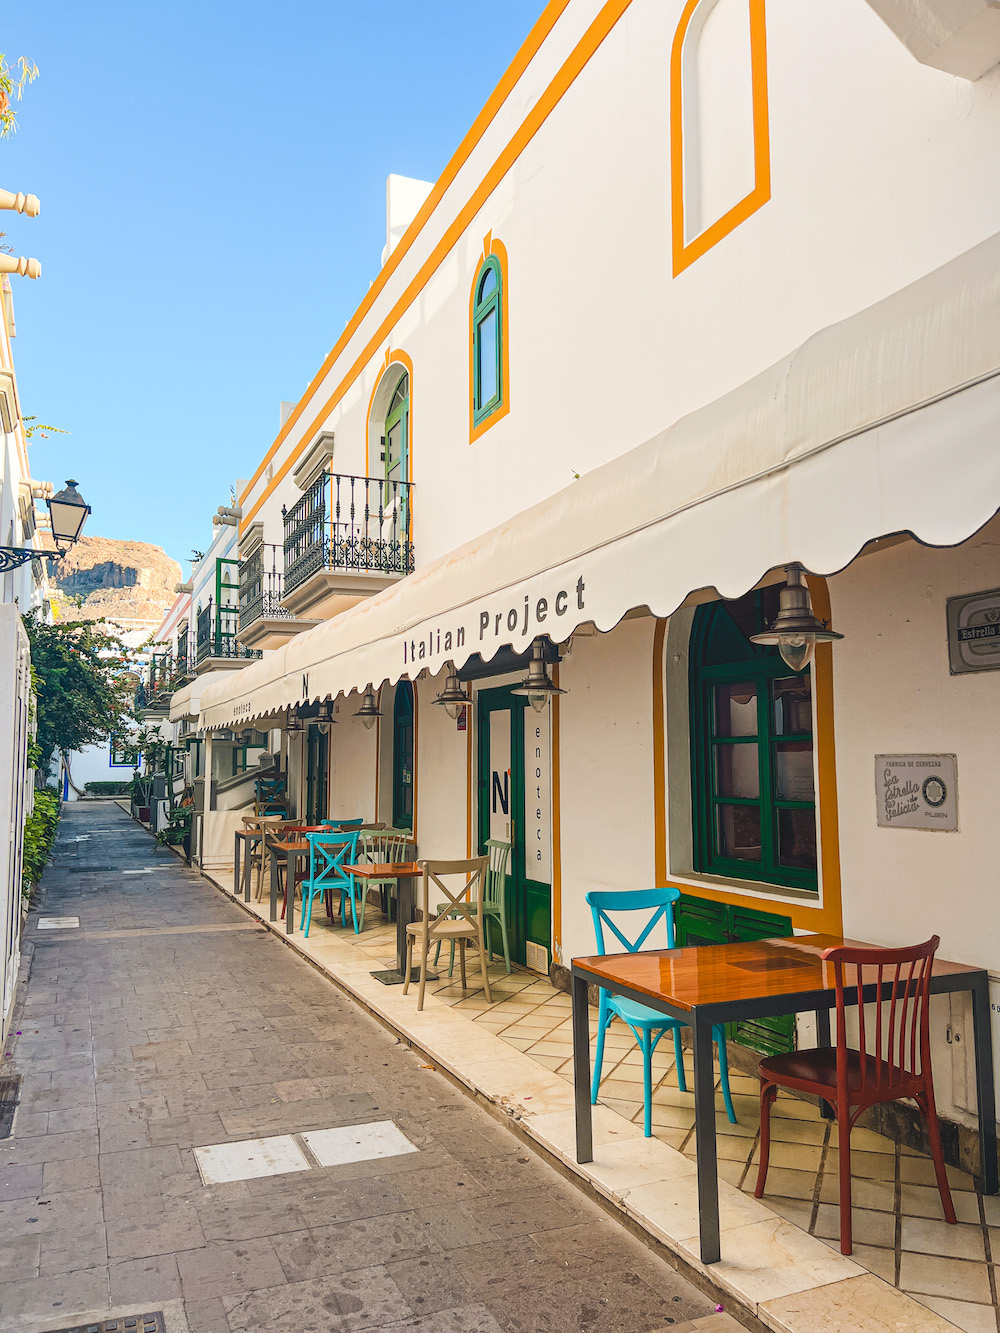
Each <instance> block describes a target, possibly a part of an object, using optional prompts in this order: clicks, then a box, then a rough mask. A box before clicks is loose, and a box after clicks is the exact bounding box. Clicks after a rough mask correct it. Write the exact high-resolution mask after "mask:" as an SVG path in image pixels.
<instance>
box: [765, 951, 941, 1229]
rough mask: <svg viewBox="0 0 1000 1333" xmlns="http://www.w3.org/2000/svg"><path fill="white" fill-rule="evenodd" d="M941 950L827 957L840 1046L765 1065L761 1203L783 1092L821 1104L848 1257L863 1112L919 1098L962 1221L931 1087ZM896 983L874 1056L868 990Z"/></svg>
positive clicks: (937, 1163) (878, 1008) (879, 1012)
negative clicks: (935, 977)
mask: <svg viewBox="0 0 1000 1333" xmlns="http://www.w3.org/2000/svg"><path fill="white" fill-rule="evenodd" d="M940 942H941V941H940V939H939V938H938V936H937V935H935V936H934V937H933V939H930V940H928V941H927V943H926V944H916V945H913V946H912V947H911V948H908V949H856V948H849V947H843V948H838V949H827V950H826V952H825V953H824V954H823V959H824V961H825V962H829V963H832V964H833V968H834V982H835V985H836V990H837V1045H836V1046H835V1047H833V1046H821V1047H818V1048H817V1049H815V1050H806V1051H793V1052H791V1053H790V1054H788V1055H771V1056H768V1057H767V1059H765V1060H761V1062H760V1169H759V1171H758V1172H757V1188H756V1189H755V1191H754V1193H755V1194H756V1196H757V1198H758V1199H759V1198H760V1197H761V1195H762V1194H763V1193H764V1183H765V1181H766V1180H767V1161H768V1154H769V1150H770V1143H771V1103H772V1102H773V1101H774V1099H775V1097H776V1096H777V1095H778V1088H779V1087H782V1088H791V1089H794V1090H795V1091H797V1092H805V1093H809V1094H810V1095H812V1096H814V1097H820V1098H822V1100H823V1101H825V1102H827V1103H828V1104H829V1105H830V1106H831V1107H832V1108H833V1111H834V1114H835V1116H836V1118H837V1144H838V1148H839V1151H840V1250H841V1253H842V1254H850V1253H851V1252H852V1243H851V1240H852V1237H851V1130H852V1129H853V1127H854V1124H855V1122H856V1120H857V1119H858V1117H859V1116H860V1115H861V1113H862V1111H866V1110H867V1109H868V1107H869V1106H876V1105H877V1104H878V1103H879V1102H893V1101H896V1100H898V1099H899V1098H900V1097H912V1099H913V1100H914V1101H915V1102H916V1103H917V1106H918V1107H919V1109H920V1113H921V1115H922V1116H923V1117H924V1120H925V1121H926V1123H927V1136H928V1138H929V1139H930V1145H931V1156H932V1158H933V1159H934V1174H935V1176H936V1177H937V1186H938V1190H939V1192H940V1194H941V1204H942V1207H943V1208H944V1215H945V1219H946V1221H948V1222H954V1221H955V1206H954V1204H953V1203H952V1199H951V1190H950V1189H949V1187H948V1174H947V1171H946V1170H945V1164H944V1154H943V1153H942V1151H941V1131H940V1128H939V1126H938V1118H937V1108H936V1107H935V1105H934V1084H933V1082H932V1079H931V1043H930V1026H929V1020H930V1004H929V998H930V980H931V968H932V966H933V963H934V954H935V951H936V950H937V947H938V945H939V944H940ZM845 974H846V976H845ZM890 981H891V983H892V998H891V999H890V1000H886V1001H882V1002H879V1001H876V1002H875V1005H874V1008H875V1015H874V1018H875V1023H874V1027H875V1033H874V1042H873V1044H872V1047H871V1050H869V1047H868V1033H867V1028H868V1022H867V1018H866V1011H865V1004H864V993H863V987H864V986H875V987H877V989H876V991H875V994H876V995H879V996H881V995H882V987H883V985H888V984H889V983H890ZM849 1003H850V1004H851V1005H855V1004H856V1005H857V1015H858V1024H857V1026H858V1046H859V1049H858V1050H854V1049H853V1048H852V1047H849V1046H848V1044H847V1005H848V1004H849ZM886 1008H888V1015H886V1012H885V1011H886Z"/></svg>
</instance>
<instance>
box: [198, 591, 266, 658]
mask: <svg viewBox="0 0 1000 1333" xmlns="http://www.w3.org/2000/svg"><path fill="white" fill-rule="evenodd" d="M238 614H239V610H238V608H237V607H235V606H213V604H212V600H211V598H209V602H208V605H207V606H203V607H202V608H201V610H200V611H199V612H198V637H197V644H196V649H195V660H196V662H197V663H198V664H199V665H200V664H201V663H202V662H204V661H206V660H207V659H208V658H211V657H222V658H233V659H239V658H244V659H250V658H253V657H260V652H259V651H258V650H257V649H254V648H247V647H246V646H245V645H244V644H242V643H240V642H238V640H237V638H236V628H237V618H238Z"/></svg>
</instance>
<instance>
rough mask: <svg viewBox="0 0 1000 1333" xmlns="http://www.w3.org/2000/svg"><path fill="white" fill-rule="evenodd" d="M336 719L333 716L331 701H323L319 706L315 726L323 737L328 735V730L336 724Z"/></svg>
mask: <svg viewBox="0 0 1000 1333" xmlns="http://www.w3.org/2000/svg"><path fill="white" fill-rule="evenodd" d="M336 721H337V719H336V718H335V717H334V716H333V700H332V699H324V700H323V702H322V703H321V704H320V706H319V713H318V715H317V717H316V725H317V726H318V727H319V729H320V731H321V732H322V734H323V735H324V736H328V735H329V734H330V728H331V727H332V726H334V725H335V724H336Z"/></svg>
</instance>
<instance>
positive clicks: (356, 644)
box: [201, 234, 1000, 728]
mask: <svg viewBox="0 0 1000 1333" xmlns="http://www.w3.org/2000/svg"><path fill="white" fill-rule="evenodd" d="M998 508H1000V234H998V235H997V236H993V237H991V238H990V239H989V240H987V241H985V242H983V243H982V244H980V245H978V246H976V247H975V248H974V249H973V250H970V251H968V252H967V253H965V254H963V255H960V256H959V257H958V258H957V259H954V260H952V261H951V262H950V263H948V264H946V265H944V266H943V267H942V268H940V269H937V270H935V271H934V272H933V273H930V274H928V275H927V276H926V277H924V278H921V279H920V280H919V281H918V282H916V283H914V284H912V285H911V286H910V287H906V288H904V289H903V290H902V291H899V292H896V293H894V294H893V295H892V296H890V297H888V298H887V299H886V300H884V301H880V302H879V303H878V304H877V305H874V306H871V307H869V308H868V309H867V310H863V311H861V312H860V313H858V314H856V315H853V316H851V317H850V318H849V319H846V320H844V321H843V322H842V323H840V324H836V325H832V326H831V327H830V328H827V329H824V330H822V331H821V332H820V333H817V334H815V335H814V336H813V337H811V338H810V339H809V340H808V341H807V342H805V343H803V344H802V346H801V347H799V348H798V349H797V350H796V351H795V352H793V353H792V354H791V355H790V356H787V357H785V358H784V359H783V360H782V361H779V362H778V363H777V364H776V365H774V366H772V367H770V368H769V369H768V370H766V371H764V372H762V373H761V374H760V375H758V376H756V377H755V378H754V379H752V380H750V381H748V382H747V383H746V384H744V385H741V386H740V387H739V388H738V389H735V390H733V391H732V392H731V393H728V394H726V395H725V396H724V397H723V398H720V399H718V400H717V401H716V402H714V403H711V404H709V405H708V406H706V407H704V408H701V409H699V410H698V411H697V412H694V413H692V414H691V415H690V416H687V417H684V418H682V419H681V420H680V421H678V422H677V423H676V424H675V425H673V426H671V427H670V428H669V429H667V430H665V431H663V432H662V433H661V434H659V435H657V436H655V437H654V438H653V439H651V440H648V441H647V442H646V443H645V444H642V445H640V446H639V447H638V448H636V449H633V450H631V451H630V452H629V453H627V454H624V455H622V456H621V457H620V458H617V459H615V460H613V461H612V462H610V463H607V464H605V465H604V466H603V467H601V468H598V469H597V470H596V471H594V472H590V473H588V474H587V475H586V476H584V477H581V478H580V480H579V481H576V482H574V483H573V484H572V485H570V486H568V487H566V489H565V490H563V491H560V492H558V493H557V494H556V495H553V496H551V497H550V498H549V499H547V500H544V501H542V502H541V503H540V504H537V505H534V506H532V508H530V509H526V510H524V511H522V512H521V513H519V514H517V515H515V516H514V517H513V518H511V519H510V520H509V521H508V522H506V523H504V524H501V525H500V526H499V527H497V528H494V529H493V530H492V531H490V532H487V533H484V534H483V536H481V537H478V538H476V539H475V541H472V542H469V543H468V544H467V545H465V546H462V547H460V548H458V549H457V550H455V551H453V552H451V553H450V554H449V555H447V556H444V557H442V558H441V559H439V560H435V561H434V562H432V563H430V564H427V565H424V566H422V567H421V568H419V569H418V570H417V571H416V573H414V574H411V575H410V576H409V577H408V578H406V579H403V580H402V581H401V582H399V583H398V584H395V585H394V586H393V587H392V588H388V589H386V590H385V591H384V592H382V593H379V594H378V595H377V596H375V597H372V598H370V599H369V600H368V601H366V602H363V603H361V604H360V605H358V606H356V607H354V608H352V609H351V610H350V611H347V612H345V613H344V614H342V615H340V616H338V617H337V618H336V619H335V620H331V621H328V622H326V623H325V624H323V625H319V626H317V627H316V628H315V629H313V630H309V631H307V632H305V633H303V634H300V635H299V636H298V637H297V638H295V639H293V640H291V641H290V642H289V643H288V644H286V645H285V646H284V647H283V648H279V649H277V650H275V651H274V652H273V653H270V654H268V656H267V657H265V658H263V659H262V660H261V661H259V662H257V663H255V664H254V665H253V666H250V667H246V668H244V669H243V670H242V671H237V672H231V673H227V674H226V676H225V677H222V678H220V679H217V680H214V681H211V682H210V683H209V684H208V685H207V686H206V688H205V690H204V693H203V695H202V701H201V720H202V724H203V725H205V726H207V727H210V728H211V727H226V726H232V725H233V724H234V723H236V724H239V723H242V722H248V721H250V720H251V719H254V718H258V717H262V716H264V715H266V714H268V713H274V712H276V711H278V710H279V709H282V708H285V707H287V706H289V705H291V704H295V703H300V702H304V701H309V700H316V699H322V698H326V697H327V696H331V697H336V696H337V695H338V694H340V693H347V692H349V691H350V690H352V689H364V687H365V686H366V685H368V684H369V683H371V684H373V685H379V684H380V683H382V682H384V681H389V682H393V681H396V680H398V679H399V678H400V677H401V676H404V675H405V676H409V677H410V678H412V677H414V676H415V675H416V674H417V673H418V672H419V671H420V670H422V669H424V668H427V669H428V670H429V671H430V672H431V673H437V672H438V671H439V670H441V668H442V667H443V666H444V664H445V663H446V662H447V661H449V660H451V661H454V662H455V663H456V664H457V665H461V664H462V663H463V662H465V661H466V660H467V659H468V658H469V657H470V656H471V655H472V654H474V653H480V654H482V656H483V657H484V658H487V659H488V658H490V657H492V656H493V655H494V653H495V652H496V651H497V649H498V648H500V647H502V646H504V645H513V646H514V647H515V648H517V649H519V650H520V649H524V648H527V647H528V646H529V644H530V643H531V640H532V638H533V637H534V636H535V635H537V634H548V635H550V636H551V638H553V639H554V640H555V641H556V642H562V641H564V640H565V639H566V638H568V637H569V635H570V634H571V633H572V631H573V630H574V629H575V628H576V627H577V626H578V625H580V624H583V623H585V622H587V621H593V622H594V623H595V624H596V625H597V626H598V628H599V629H602V630H608V629H611V628H612V627H613V626H614V625H615V624H617V622H618V621H619V620H620V619H621V618H622V616H623V615H625V613H626V612H627V611H629V610H631V609H633V608H634V607H641V606H646V607H648V608H649V610H650V611H651V612H653V614H654V615H657V616H669V615H670V614H672V612H673V611H675V610H676V609H677V607H678V606H680V605H681V603H682V602H683V601H684V599H685V598H686V597H687V595H688V594H689V593H690V592H692V591H694V590H695V589H698V588H705V587H714V588H716V589H718V591H719V592H720V593H721V594H722V595H723V596H725V597H738V596H741V595H742V594H743V593H744V592H746V591H747V589H749V588H751V587H753V586H754V584H755V583H757V582H758V580H759V579H760V578H762V577H763V575H764V574H765V573H766V572H767V571H768V570H770V569H773V568H774V567H776V566H781V565H784V564H786V563H788V562H790V561H800V562H801V563H802V564H803V565H804V566H805V567H806V568H807V569H809V570H810V571H812V572H813V573H817V574H832V573H834V572H836V571H837V570H839V569H842V568H843V567H844V566H845V565H847V564H849V563H850V561H851V560H852V559H853V558H854V557H855V556H856V555H857V553H858V552H859V551H860V550H861V548H862V547H863V546H864V545H865V544H866V543H867V542H868V541H870V540H872V539H873V538H876V537H882V536H887V535H889V534H892V533H898V532H910V533H912V534H913V536H914V537H916V538H917V539H918V540H920V541H922V542H925V543H928V544H930V545H934V546H954V545H957V544H958V543H959V542H962V541H964V540H965V539H966V538H968V537H969V536H971V535H972V533H974V532H975V531H976V530H977V529H978V528H980V527H981V526H982V525H983V524H984V523H985V522H987V520H988V519H990V518H991V517H992V516H993V515H994V514H995V513H996V512H997V509H998Z"/></svg>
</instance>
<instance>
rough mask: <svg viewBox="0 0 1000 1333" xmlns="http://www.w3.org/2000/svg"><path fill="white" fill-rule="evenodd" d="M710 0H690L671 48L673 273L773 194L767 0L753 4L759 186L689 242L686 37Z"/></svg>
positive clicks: (752, 79)
mask: <svg viewBox="0 0 1000 1333" xmlns="http://www.w3.org/2000/svg"><path fill="white" fill-rule="evenodd" d="M705 2H706V0H687V4H686V5H685V6H684V12H683V13H682V14H681V17H680V22H679V23H678V25H677V31H676V32H675V34H674V42H673V46H672V47H671V50H670V192H671V214H672V225H673V260H674V277H675V278H676V277H677V275H678V274H679V273H683V271H684V270H685V269H686V268H688V267H689V266H690V265H691V264H693V263H694V262H695V260H696V259H700V258H701V256H702V255H703V254H705V253H706V252H707V251H708V250H711V248H712V246H713V245H717V244H718V242H719V241H721V240H722V238H723V237H724V236H728V235H729V233H730V232H731V231H735V229H736V228H737V227H738V226H739V225H740V223H741V222H745V221H746V220H747V218H748V217H750V215H751V214H752V213H756V211H757V209H758V208H762V207H763V205H764V204H766V203H767V201H768V200H769V199H770V198H771V135H770V129H769V126H768V106H767V34H766V30H765V23H764V0H747V3H748V4H749V6H750V85H751V97H752V102H753V156H754V187H753V189H752V190H751V191H750V193H749V194H748V195H746V196H745V197H744V198H743V199H741V200H740V201H739V203H738V204H734V205H733V207H732V208H731V209H730V210H729V212H728V213H724V214H723V215H722V217H721V218H719V219H718V220H717V221H716V222H713V223H712V225H711V226H710V227H706V229H705V230H704V231H703V232H702V233H701V235H700V236H697V237H695V239H694V240H693V241H692V242H691V243H690V245H685V243H684V88H683V77H682V76H683V57H684V41H685V38H686V37H687V32H688V28H689V27H690V25H691V20H692V18H693V17H694V14H695V11H696V10H697V8H698V6H699V5H700V4H704V3H705Z"/></svg>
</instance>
